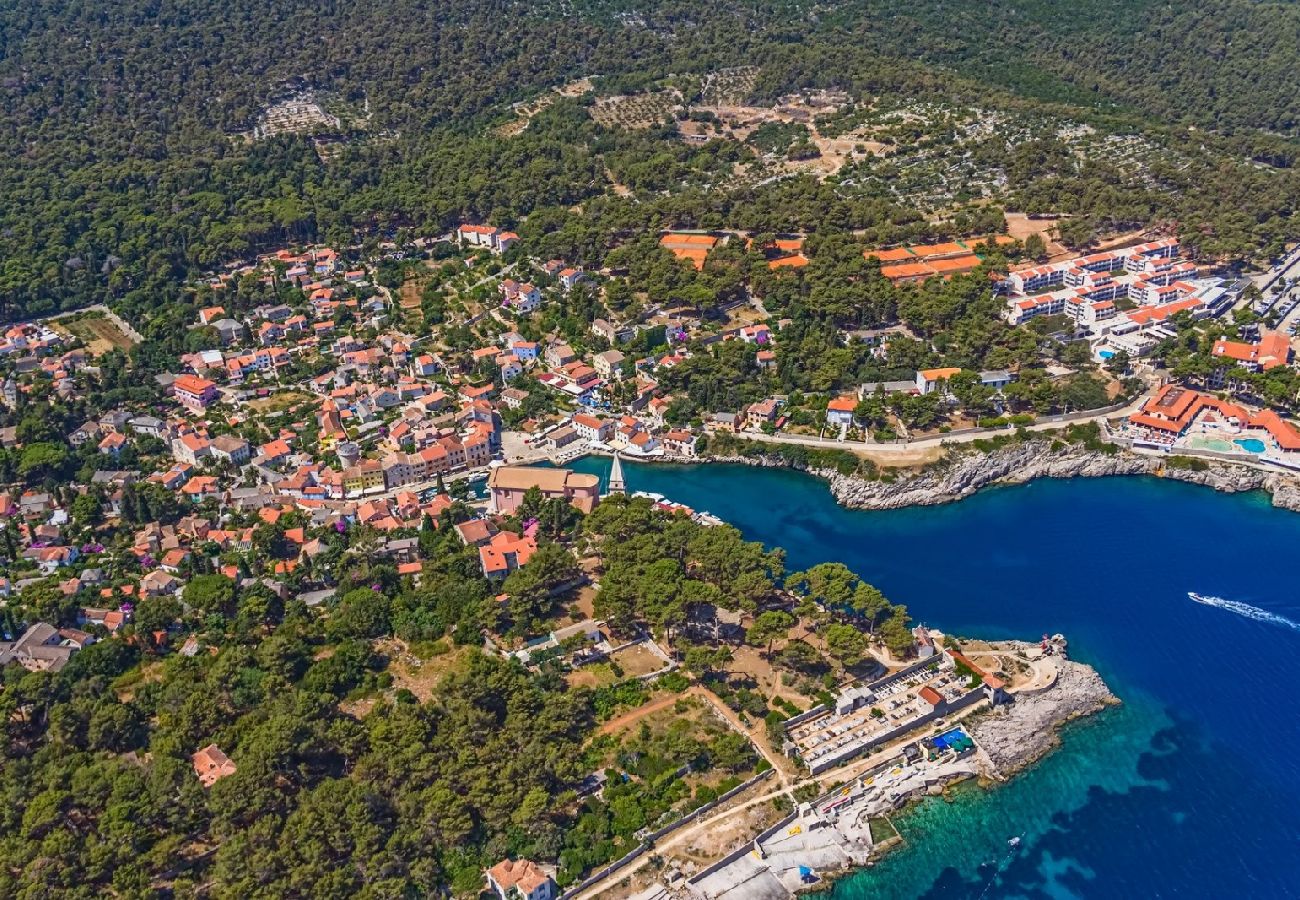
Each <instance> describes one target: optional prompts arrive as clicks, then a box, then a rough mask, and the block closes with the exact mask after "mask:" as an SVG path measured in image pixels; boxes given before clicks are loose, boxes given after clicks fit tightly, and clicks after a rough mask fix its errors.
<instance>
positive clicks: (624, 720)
mask: <svg viewBox="0 0 1300 900" xmlns="http://www.w3.org/2000/svg"><path fill="white" fill-rule="evenodd" d="M694 690H695V689H694V688H691V689H690V690H688V691H687V692H686V694H690V693H692V692H693V691H694ZM684 696H685V694H667V695H665V696H663V697H660V698H659V699H658V700H651V701H650V702H649V703H646V704H643V705H641V706H638V707H637V708H636V709H631V710H628V711H627V712H625V713H623V715H621V716H615V717H614V718H612V719H610V720H609V721H608V722H606V723H605V724H604V725H602V726H600V728H599V729H598V730H597V731H596V733H597V734H613V733H614V732H616V731H622V730H623V729H624V728H626V727H628V726H629V725H635V724H636V723H637V722H639V721H641V720H642V719H644V718H645V717H646V716H648V715H650V714H651V713H656V712H658V711H659V710H661V709H664V708H665V707H668V706H671V705H672V704H674V703H676V702H677V699H678V698H679V697H684Z"/></svg>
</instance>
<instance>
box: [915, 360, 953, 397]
mask: <svg viewBox="0 0 1300 900" xmlns="http://www.w3.org/2000/svg"><path fill="white" fill-rule="evenodd" d="M960 371H961V369H958V368H953V367H951V366H950V367H947V368H942V369H922V370H920V371H919V372H917V373H916V389H917V391H918V392H920V393H921V394H922V395H925V394H932V393H934V392H935V391H937V390H942V391H944V392H945V393H946V392H947V381H948V379H949V378H951V377H952V376H954V375H956V374H957V373H958V372H960Z"/></svg>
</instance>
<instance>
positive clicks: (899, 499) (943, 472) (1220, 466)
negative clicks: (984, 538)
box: [588, 436, 1300, 512]
mask: <svg viewBox="0 0 1300 900" xmlns="http://www.w3.org/2000/svg"><path fill="white" fill-rule="evenodd" d="M754 443H756V444H761V443H762V441H761V440H758V439H756V440H755V441H754ZM773 446H775V445H773ZM1104 446H1106V447H1107V448H1110V449H1108V450H1101V449H1096V448H1089V447H1087V446H1084V445H1082V444H1078V443H1074V444H1064V443H1062V442H1061V441H1059V440H1053V439H1048V438H1043V437H1036V436H1034V437H1028V438H1026V439H1024V440H1020V441H1016V442H1014V443H1010V444H1005V445H1003V446H999V447H995V448H993V449H992V450H983V449H979V448H974V447H970V446H969V445H957V446H953V447H950V448H948V451H949V452H948V455H947V456H945V457H944V458H943V459H941V460H940V461H938V462H937V463H931V464H929V465H926V466H922V467H920V468H916V469H901V468H900V469H896V470H886V471H887V472H888V473H889V474H887V475H886V476H884V477H880V478H866V477H863V476H861V475H845V474H842V473H840V472H838V471H835V470H834V469H828V468H819V467H815V466H805V465H800V464H798V463H797V462H793V461H791V460H788V459H784V458H782V457H780V456H779V455H776V454H771V453H765V452H764V453H755V454H751V455H743V454H729V455H725V456H722V455H708V454H706V455H702V456H698V457H693V458H669V457H663V456H649V457H638V458H635V459H631V458H625V460H624V461H625V462H629V463H634V464H635V463H648V464H654V463H658V464H669V465H686V466H689V465H699V464H719V463H724V464H725V463H734V464H736V465H745V466H755V467H758V468H777V469H792V470H794V471H798V472H803V473H805V474H807V475H811V476H813V477H815V478H818V479H820V480H821V481H824V482H826V484H827V486H828V487H829V488H830V491H831V495H832V496H833V497H834V498H835V502H836V503H838V504H839V505H840V506H843V507H845V508H848V509H864V510H889V509H904V508H907V507H913V506H940V505H944V504H948V503H956V502H958V501H960V500H964V499H966V498H967V497H971V496H974V495H975V494H976V493H978V492H979V491H980V490H981V489H983V488H986V487H994V486H997V485H1015V484H1027V483H1029V482H1031V481H1035V480H1037V479H1040V478H1061V479H1066V478H1107V477H1119V476H1133V475H1139V476H1140V475H1146V476H1152V477H1157V478H1167V479H1170V480H1173V481H1181V482H1184V483H1187V484H1195V485H1200V486H1202V487H1209V488H1212V489H1214V490H1216V491H1218V492H1220V493H1226V494H1238V493H1249V492H1252V491H1260V492H1262V493H1264V494H1267V495H1268V496H1269V498H1270V501H1271V503H1272V505H1273V506H1275V507H1277V508H1279V509H1285V510H1289V511H1292V512H1300V473H1297V474H1294V475H1293V474H1287V473H1284V472H1278V471H1269V470H1264V469H1261V468H1257V467H1256V466H1252V465H1250V464H1248V463H1246V462H1245V461H1242V462H1233V461H1229V460H1219V459H1215V460H1207V459H1204V458H1201V457H1187V456H1180V455H1179V454H1176V453H1175V454H1161V455H1155V454H1147V453H1139V452H1135V451H1133V450H1130V449H1127V448H1124V447H1121V446H1119V445H1117V444H1106V445H1104ZM588 455H593V456H607V455H609V454H605V453H598V452H595V451H591V452H590V453H589V454H588ZM1187 460H1192V463H1191V465H1193V466H1194V467H1187V466H1188V463H1187V462H1186V461H1187Z"/></svg>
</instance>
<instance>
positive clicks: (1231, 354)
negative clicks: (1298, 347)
mask: <svg viewBox="0 0 1300 900" xmlns="http://www.w3.org/2000/svg"><path fill="white" fill-rule="evenodd" d="M1210 355H1211V356H1213V357H1215V358H1216V359H1221V360H1223V361H1224V363H1225V365H1227V366H1230V367H1231V366H1239V367H1241V368H1243V369H1245V370H1246V371H1247V372H1267V371H1268V370H1269V369H1275V368H1277V367H1278V366H1284V365H1286V364H1287V363H1288V362H1290V361H1291V341H1290V339H1289V338H1288V337H1287V336H1286V335H1285V334H1282V333H1281V332H1278V331H1274V332H1270V333H1269V334H1265V335H1263V336H1262V337H1261V338H1260V339H1259V343H1256V344H1244V343H1241V342H1239V341H1228V340H1222V339H1220V340H1218V341H1215V342H1214V347H1213V348H1212V349H1211V350H1210Z"/></svg>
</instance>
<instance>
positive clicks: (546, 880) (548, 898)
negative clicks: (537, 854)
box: [486, 859, 557, 900]
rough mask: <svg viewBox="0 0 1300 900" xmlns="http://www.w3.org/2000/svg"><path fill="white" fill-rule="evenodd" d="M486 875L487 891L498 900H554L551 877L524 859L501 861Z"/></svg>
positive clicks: (553, 883) (555, 889)
mask: <svg viewBox="0 0 1300 900" xmlns="http://www.w3.org/2000/svg"><path fill="white" fill-rule="evenodd" d="M486 874H487V883H488V889H489V890H491V891H493V892H495V893H496V895H497V897H498V898H500V900H554V898H555V896H556V893H557V888H556V885H555V881H554V880H553V879H552V878H551V876H550V875H548V874H546V872H544V871H542V869H541V867H540V866H538V865H537V864H536V863H534V862H530V861H529V860H526V859H520V860H511V859H503V860H502V861H501V862H499V863H497V864H496V865H495V866H493V867H492V868H490V869H488V870H487V873H486Z"/></svg>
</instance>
